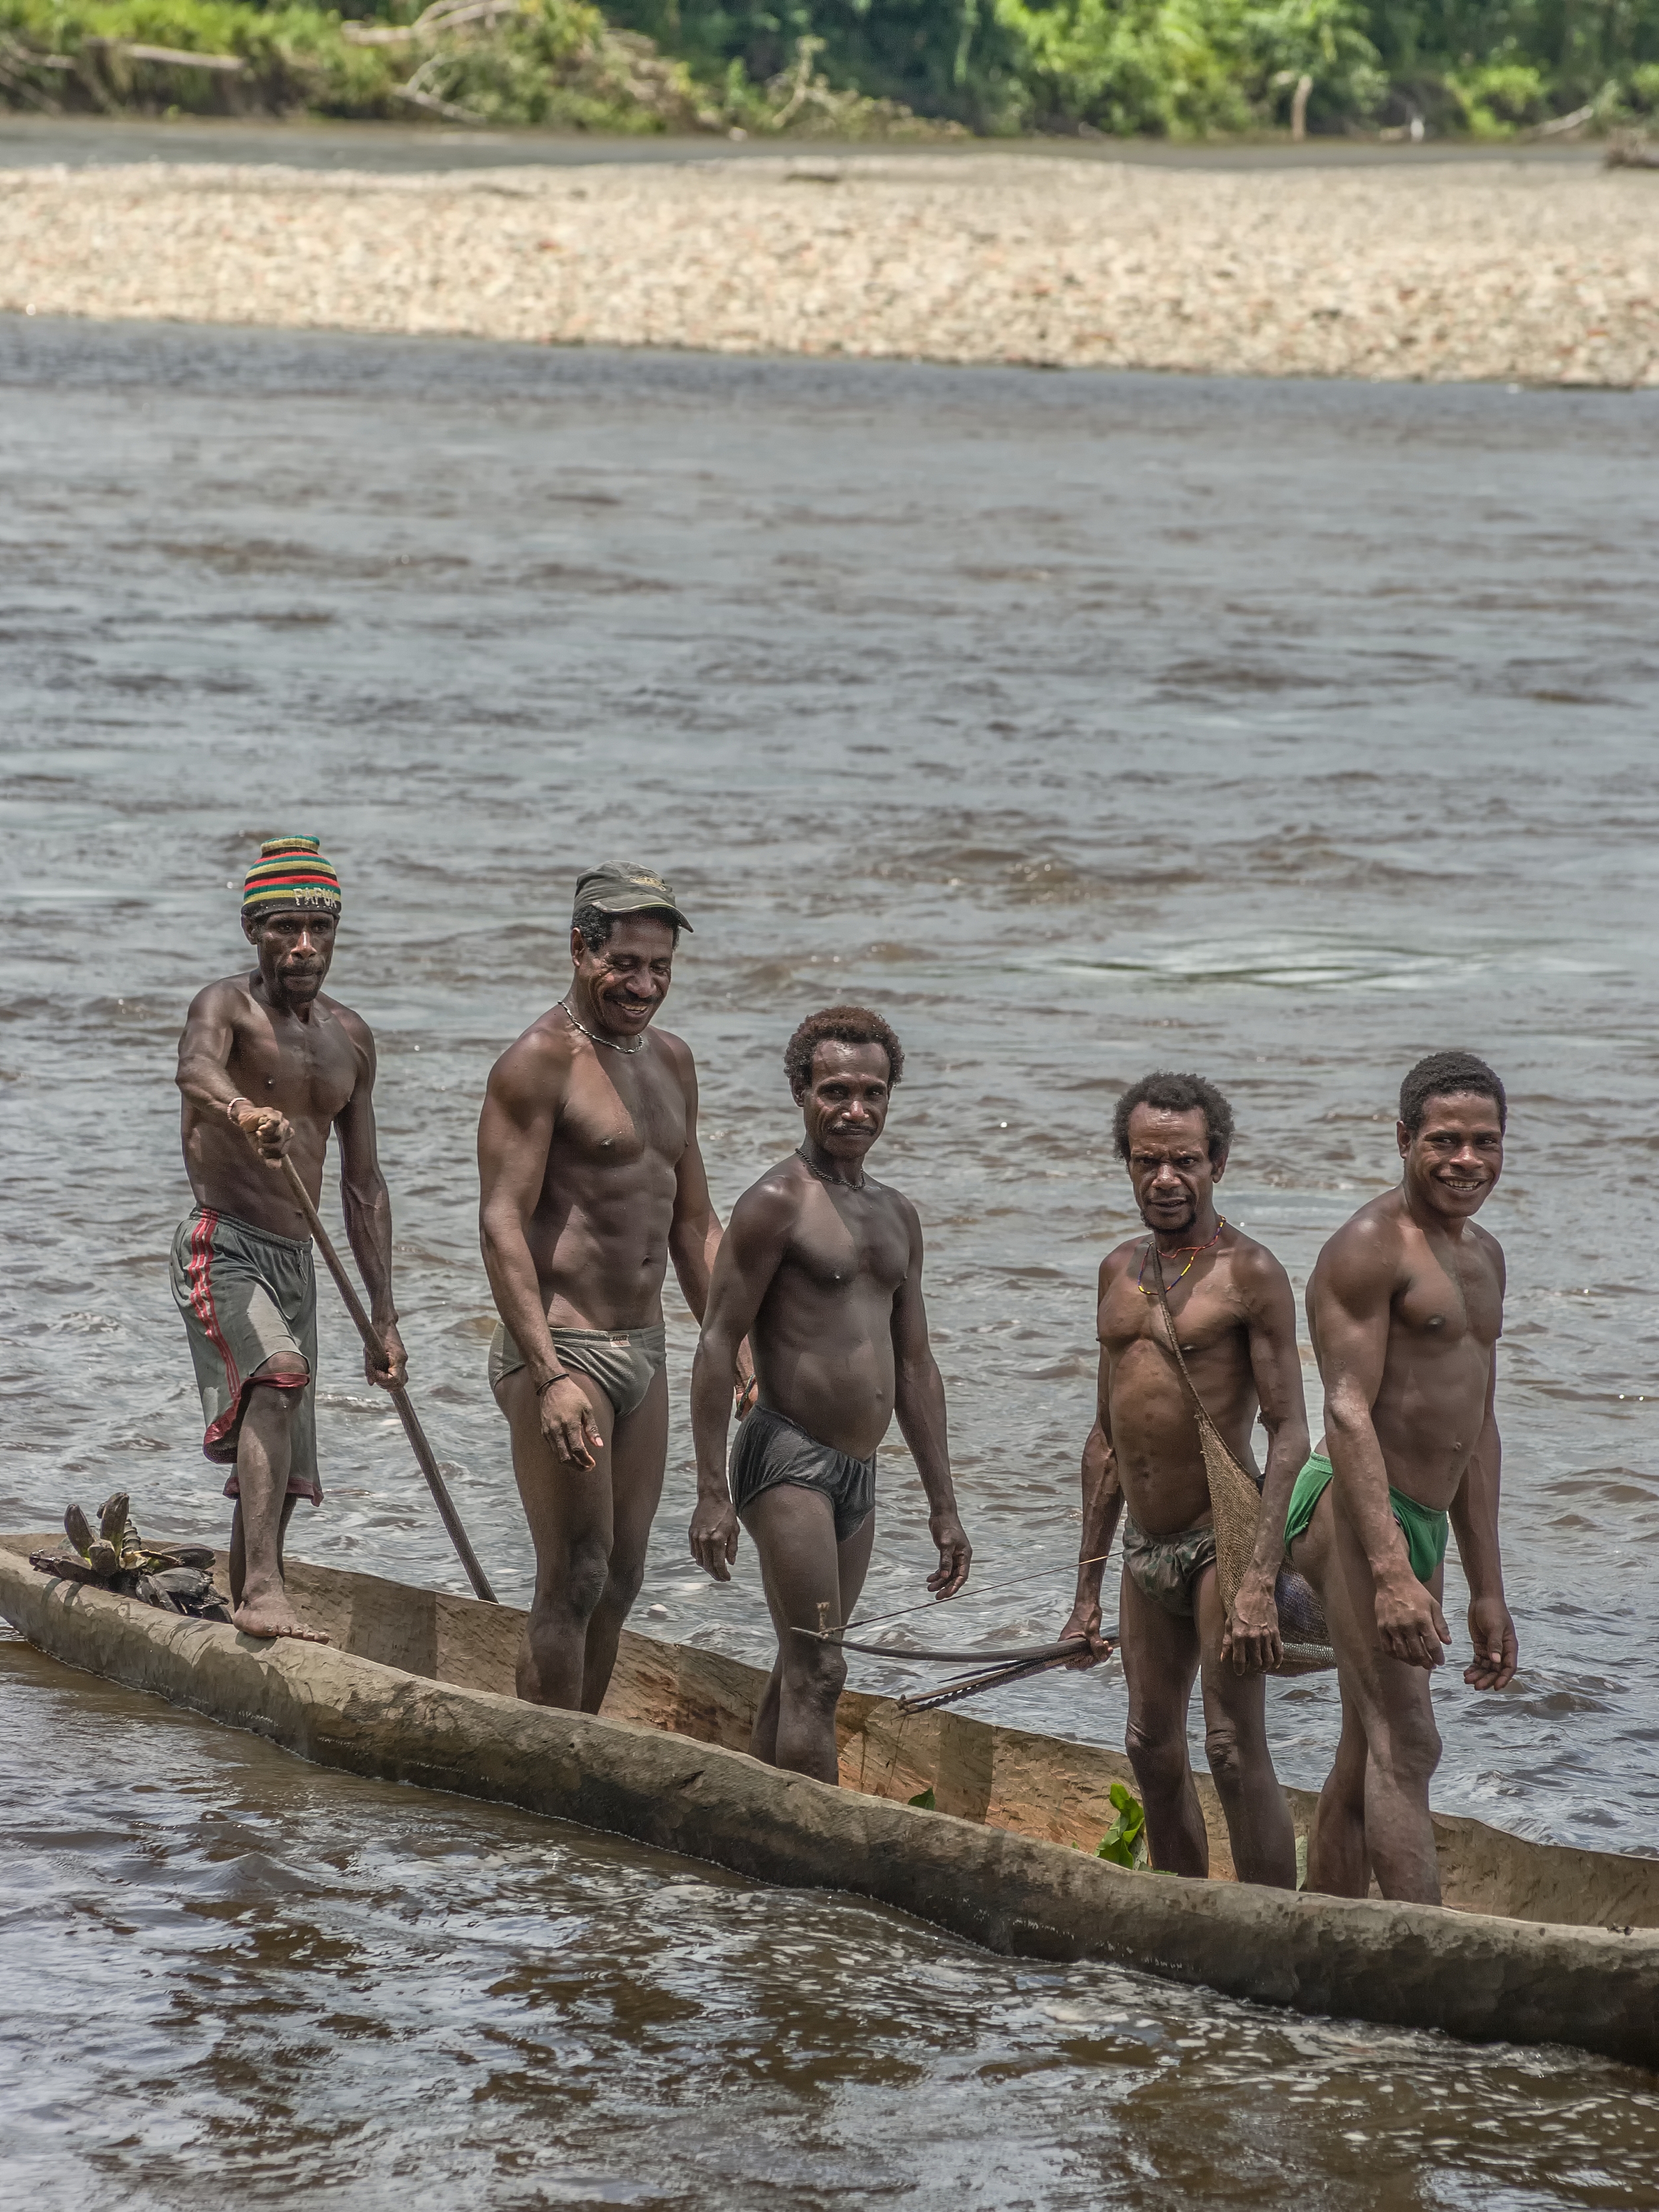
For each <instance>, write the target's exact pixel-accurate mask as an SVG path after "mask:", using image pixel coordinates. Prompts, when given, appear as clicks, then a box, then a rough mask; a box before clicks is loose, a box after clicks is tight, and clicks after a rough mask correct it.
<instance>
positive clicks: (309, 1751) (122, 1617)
mask: <svg viewBox="0 0 1659 2212" xmlns="http://www.w3.org/2000/svg"><path fill="white" fill-rule="evenodd" d="M41 1541H42V1540H41V1539H40V1538H39V1537H25V1538H15V1537H14V1538H4V1539H0V1613H3V1614H4V1615H5V1617H6V1618H7V1619H8V1620H10V1621H11V1622H12V1623H13V1624H14V1626H16V1627H17V1628H18V1629H20V1630H21V1632H22V1633H23V1634H24V1635H26V1636H27V1637H28V1638H29V1639H30V1641H31V1642H32V1643H33V1644H37V1645H38V1646H39V1647H40V1649H41V1650H45V1651H46V1652H48V1653H50V1654H51V1655H52V1656H54V1657H57V1658H60V1659H63V1660H65V1661H67V1662H69V1663H70V1664H71V1665H74V1666H78V1667H82V1668H88V1670H90V1671H91V1672H93V1673H95V1674H100V1675H103V1676H105V1677H106V1678H107V1679H109V1680H113V1681H117V1682H121V1683H124V1684H126V1685H127V1686H130V1687H132V1688H135V1689H141V1690H147V1691H150V1692H155V1694H158V1695H160V1696H161V1697H164V1698H166V1699H168V1700H169V1701H170V1702H171V1703H173V1704H175V1705H182V1706H185V1707H186V1708H188V1709H190V1710H192V1711H197V1712H201V1713H204V1714H207V1715H209V1716H210V1717H213V1718H215V1719H217V1720H221V1721H223V1722H226V1723H228V1724H230V1725H231V1726H234V1727H239V1728H244V1729H251V1730H252V1731H254V1732H255V1733H257V1734H258V1735H264V1736H267V1737H269V1738H270V1739H271V1740H272V1741H275V1742H276V1743H279V1744H281V1745H283V1746H284V1747H286V1748H288V1749H289V1750H291V1751H294V1752H295V1753H298V1754H299V1755H300V1756H301V1757H303V1758H307V1759H313V1760H314V1761H316V1762H317V1763H319V1764H320V1765H328V1766H336V1767H340V1768H343V1769H345V1770H347V1771H351V1772H355V1773H360V1774H368V1775H373V1776H375V1777H378V1778H383V1779H388V1780H398V1781H406V1782H410V1783H413V1784H419V1785H420V1786H422V1787H424V1788H429V1789H439V1790H453V1791H456V1792H458V1793H460V1794H462V1795H465V1796H474V1797H480V1798H485V1799H490V1800H495V1801H497V1802H505V1803H510V1804H513V1805H518V1806H520V1807H523V1808H525V1809H526V1810H528V1811H531V1812H535V1813H540V1814H548V1815H550V1816H553V1817H556V1818H560V1819H564V1820H572V1821H574V1822H576V1823H578V1824H580V1826H585V1827H589V1828H594V1829H599V1830H602V1831H605V1832H610V1833H612V1834H617V1835H622V1836H627V1837H630V1838H634V1839H635V1840H636V1841H638V1842H641V1843H644V1844H652V1845H654V1846H656V1847H658V1848H659V1849H662V1850H670V1851H675V1852H678V1853H682V1854H684V1855H686V1856H688V1857H693V1858H699V1859H702V1860H706V1861H709V1862H712V1863H714V1864H717V1865H720V1866H723V1867H726V1868H729V1869H732V1871H733V1872H735V1873H737V1874H739V1875H744V1876H745V1877H748V1878H750V1879H754V1880H758V1881H769V1882H778V1883H785V1884H789V1885H792V1886H798V1887H811V1888H823V1889H834V1890H841V1891H846V1892H849V1893H852V1894H854V1895H857V1896H860V1897H865V1898H868V1899H872V1900H874V1901H876V1902H878V1903H881V1904H884V1905H890V1906H893V1907H895V1908H896V1909H897V1910H899V1911H904V1912H908V1913H910V1914H912V1915H914V1916H915V1917H917V1918H919V1919H922V1920H925V1921H928V1922H931V1923H933V1924H934V1925H936V1926H938V1927H940V1928H944V1929H949V1930H950V1931H951V1932H952V1933H953V1934H955V1935H957V1936H962V1937H964V1938H966V1939H967V1940H969V1942H975V1943H979V1944H981V1945H983V1946H985V1947H986V1948H988V1949H991V1950H994V1951H1000V1952H1010V1953H1014V1954H1021V1955H1027V1956H1034V1957H1041V1958H1048V1959H1078V1958H1091V1959H1102V1960H1112V1961H1115V1962H1116V1963H1118V1964H1121V1965H1123V1966H1131V1967H1137V1968H1139V1969H1141V1970H1143V1971H1146V1972H1152V1973H1154V1974H1158V1975H1162V1976H1164V1977H1165V1978H1169V1979H1172V1980H1176V1981H1182V1982H1188V1983H1201V1984H1206V1985H1208V1986H1209V1987H1211V1988H1213V1989H1217V1990H1222V1991H1224V1992H1225V1993H1226V1994H1227V1995H1230V1996H1238V1997H1248V1998H1254V1999H1255V2000H1257V2001H1259V2002H1264V2003H1271V2004H1279V2005H1286V2006H1290V2007H1292V2008H1295V2009H1297V2010H1298V2011H1303V2012H1310V2013H1323V2014H1338V2015H1347V2016H1350V2017H1352V2018H1357V2019H1364V2020H1373V2021H1385V2022H1389V2023H1393V2024H1395V2025H1399V2026H1404V2027H1439V2028H1443V2029H1445V2030H1447V2031H1449V2033H1453V2034H1456V2035H1462V2036H1465V2037H1469V2038H1472V2039H1476V2040H1494V2039H1504V2040H1510V2041H1518V2042H1558V2041H1559V2042H1565V2043H1571V2044H1577V2045H1580V2046H1581V2047H1583V2048H1584V2049H1587V2050H1592V2051H1601V2052H1603V2053H1605V2054H1606V2055H1607V2056H1608V2057H1614V2058H1620V2059H1624V2060H1626V2061H1629V2062H1631V2063H1636V2064H1639V2065H1644V2066H1647V2067H1650V2068H1659V1936H1656V1935H1655V1934H1653V1933H1651V1932H1649V1931H1647V1930H1644V1929H1637V1930H1634V1931H1633V1932H1620V1931H1618V1930H1614V1929H1607V1928H1591V1927H1582V1926H1580V1927H1568V1926H1562V1925H1559V1924H1553V1923H1549V1924H1546V1923H1539V1922H1537V1921H1521V1920H1513V1919H1504V1918H1498V1917H1494V1916H1492V1915H1490V1914H1486V1913H1474V1912H1468V1911H1447V1910H1443V1909H1440V1908H1436V1907H1430V1906H1418V1905H1387V1904H1383V1903H1381V1902H1379V1901H1371V1900H1367V1901H1364V1902H1361V1901H1357V1900H1348V1899H1336V1898H1323V1897H1312V1896H1308V1895H1305V1894H1304V1895H1303V1896H1301V1897H1292V1896H1288V1895H1286V1894H1285V1893H1280V1892H1277V1891H1270V1890H1263V1889H1257V1888H1254V1887H1249V1886H1245V1885H1240V1884H1236V1883H1225V1882H1207V1883H1206V1882H1187V1881H1173V1880H1170V1879H1166V1878H1161V1877H1158V1876H1156V1875H1143V1874H1130V1873H1127V1872H1126V1871H1125V1870H1123V1869H1121V1868H1117V1867H1113V1866H1109V1865H1106V1864H1103V1863H1102V1862H1100V1861H1099V1860H1097V1859H1096V1858H1094V1857H1091V1856H1086V1855H1085V1854H1084V1853H1083V1852H1080V1851H1079V1850H1073V1849H1071V1848H1068V1847H1066V1845H1065V1844H1061V1843H1057V1842H1054V1841H1051V1840H1048V1839H1046V1838H1042V1837H1037V1836H1032V1835H1029V1834H1024V1833H1020V1832H1017V1831H1016V1830H1015V1829H1014V1828H1013V1827H1012V1826H995V1825H991V1824H989V1823H988V1822H987V1821H985V1820H975V1819H968V1818H963V1817H960V1816H953V1815H951V1814H950V1813H948V1812H921V1811H917V1810H913V1809H912V1808H910V1807H909V1806H908V1805H906V1804H904V1803H902V1802H897V1801H896V1796H888V1795H882V1794H876V1795H871V1794H866V1793H864V1792H861V1791H859V1790H855V1789H842V1790H835V1789H830V1788H829V1787H827V1786H826V1785H825V1784H821V1783H817V1782H811V1781H809V1780H807V1779H806V1778H805V1777H804V1776H800V1775H791V1774H782V1773H780V1772H778V1771H776V1770H775V1769H774V1768H771V1767H768V1766H763V1765H761V1764H760V1763H759V1762H758V1761H757V1760H755V1759H750V1758H749V1757H748V1756H747V1754H746V1753H743V1752H742V1751H740V1750H736V1749H732V1748H727V1747H725V1746H724V1745H723V1744H721V1743H720V1742H719V1741H714V1740H711V1738H712V1736H713V1735H724V1734H726V1733H728V1732H729V1731H730V1729H732V1726H733V1725H734V1724H736V1723H735V1721H734V1716H736V1715H738V1707H739V1705H740V1703H741V1701H742V1700H743V1699H744V1698H746V1697H747V1696H749V1695H750V1690H749V1688H748V1687H747V1686H745V1685H744V1682H743V1681H742V1680H741V1677H742V1676H744V1675H747V1676H750V1677H754V1676H755V1674H756V1670H754V1669H752V1668H744V1669H740V1670H739V1672H738V1674H737V1675H729V1674H727V1670H728V1669H732V1668H736V1666H737V1662H733V1661H730V1660H725V1659H716V1658H715V1657H714V1655H712V1654H708V1653H702V1652H695V1653H690V1654H687V1653H686V1652H685V1650H684V1647H678V1648H677V1647H672V1646H650V1647H649V1648H648V1649H647V1650H644V1651H643V1652H642V1651H641V1650H640V1648H639V1647H640V1646H641V1644H647V1643H648V1639H644V1638H630V1639H629V1653H628V1661H627V1667H626V1669H625V1670H624V1672H625V1679H624V1680H622V1681H620V1682H619V1684H618V1695H617V1702H618V1705H627V1704H629V1703H630V1702H642V1703H645V1704H656V1705H662V1704H664V1703H665V1702H669V1701H671V1702H672V1704H673V1706H674V1710H675V1713H676V1715H677V1716H678V1717H680V1718H682V1719H683V1720H687V1721H691V1722H693V1723H696V1722H699V1721H700V1722H701V1723H702V1726H703V1727H704V1728H706V1729H708V1730H709V1731H710V1737H708V1738H704V1737H700V1736H699V1735H698V1734H697V1733H696V1731H695V1729H692V1730H682V1731H680V1732H674V1731H671V1730H670V1729H666V1728H665V1727H663V1726H661V1725H647V1724H641V1723H640V1722H638V1721H635V1720H628V1719H622V1718H615V1719H613V1718H611V1717H609V1714H608V1713H607V1716H606V1717H603V1718H599V1719H594V1718H591V1717H588V1716H586V1715H584V1714H579V1713H567V1712H559V1711H551V1710H550V1709H547V1708H544V1707H540V1706H535V1705H524V1704H521V1703H520V1702H519V1700H518V1699H515V1698H513V1697H512V1696H511V1695H510V1694H504V1693H503V1692H502V1691H501V1688H500V1687H499V1686H495V1685H498V1684H499V1682H500V1680H501V1670H502V1668H503V1665H504V1664H505V1665H507V1667H508V1668H509V1670H510V1660H511V1650H512V1647H513V1646H516V1642H517V1636H518V1633H519V1631H520V1627H521V1625H522V1616H521V1615H518V1616H515V1615H514V1614H513V1613H512V1612H511V1610H510V1609H509V1608H506V1607H488V1606H483V1605H479V1604H477V1603H476V1601H471V1600H468V1599H459V1598H448V1597H441V1596H438V1595H436V1594H434V1593H428V1592H423V1591H416V1590H410V1589H405V1588H404V1587H403V1586H402V1585H400V1584H397V1583H384V1582H380V1581H378V1580H377V1579H376V1578H375V1577H370V1576H363V1575H341V1574H335V1573H332V1572H331V1571H329V1570H327V1569H323V1568H317V1567H304V1566H301V1565H295V1568H294V1569H293V1571H292V1575H291V1580H292V1583H293V1584H294V1587H295V1593H296V1595H298V1596H300V1598H301V1601H302V1603H303V1605H304V1607H305V1609H306V1611H307V1614H308V1615H309V1616H310V1617H311V1618H312V1619H313V1620H315V1621H316V1623H317V1625H318V1626H322V1627H325V1628H327V1629H329V1631H330V1632H331V1634H333V1635H335V1636H337V1638H338V1639H339V1640H338V1642H337V1644H330V1645H327V1646H321V1645H314V1644H309V1645H307V1644H291V1643H290V1644H283V1643H275V1644H261V1643H256V1642H254V1641H253V1640H252V1638H246V1637H240V1636H238V1635H237V1634H236V1632H234V1630H233V1629H230V1628H228V1627H223V1626H216V1625H215V1624H212V1623H210V1622H206V1621H197V1620H185V1619H183V1618H181V1617H180V1616H179V1615H178V1614H175V1613H162V1612H159V1611H157V1610H156V1609H155V1608H154V1607H149V1606H144V1605H141V1604H139V1603H138V1602H137V1601H135V1600H132V1599H128V1598H120V1597H115V1596H112V1595H108V1594H106V1592H103V1591H101V1590H94V1589H86V1588H83V1587H80V1586H77V1585H76V1584H73V1583H65V1582H62V1581H59V1580H57V1579H53V1578H49V1577H46V1576H44V1575H41V1574H40V1573H38V1572H36V1571H34V1570H33V1568H31V1567H30V1566H29V1565H28V1562H27V1553H28V1552H29V1551H30V1550H33V1549H37V1548H39V1547H40V1543H41ZM366 1645H367V1646H372V1647H374V1650H375V1654H376V1656H368V1653H367V1652H366V1651H365V1650H364V1649H363V1647H364V1646H366ZM676 1649H678V1655H679V1656H678V1658H677V1660H676V1662H675V1664H674V1668H673V1679H672V1681H671V1682H670V1681H669V1680H668V1677H667V1674H665V1670H664V1668H663V1662H662V1661H661V1660H660V1659H659V1658H657V1657H656V1656H654V1654H655V1653H656V1652H659V1651H667V1650H676ZM510 1679H511V1677H510V1671H509V1673H508V1675H507V1680H509V1682H510ZM868 1702H869V1703H871V1704H872V1705H873V1704H876V1703H878V1702H879V1701H876V1700H871V1701H868ZM950 1717H951V1716H937V1717H935V1718H937V1719H940V1720H943V1719H945V1718H950ZM960 1724H961V1723H958V1725H960ZM911 1725H912V1727H913V1728H915V1727H916V1726H917V1724H916V1723H912V1724H911ZM975 1725H978V1724H975ZM987 1733H988V1734H990V1735H994V1736H996V1735H1003V1736H1017V1735H1018V1733H1019V1732H1018V1731H1014V1730H988V1731H987ZM869 1735H870V1729H869V1723H868V1717H867V1716H866V1717H865V1718H864V1719H863V1720H862V1722H860V1717H858V1716H857V1715H854V1717H853V1720H852V1725H851V1727H850V1729H849V1734H848V1743H847V1745H844V1747H843V1754H844V1757H845V1756H846V1753H847V1751H848V1748H849V1747H853V1746H854V1740H855V1739H857V1738H859V1737H860V1736H863V1737H866V1738H867V1737H868V1736H869ZM940 1741H941V1742H942V1743H944V1742H945V1741H946V1736H945V1731H944V1730H942V1729H941V1730H940ZM1046 1741H1048V1740H1046V1739H1043V1738H1040V1737H1026V1738H1024V1742H1025V1743H1026V1744H1027V1745H1028V1746H1041V1745H1042V1744H1044V1743H1045V1742H1046ZM1060 1748H1061V1749H1064V1750H1066V1751H1069V1752H1072V1753H1077V1752H1079V1750H1080V1749H1081V1748H1082V1747H1077V1746H1067V1747H1060ZM947 1749H948V1745H947ZM854 1755H855V1756H857V1757H860V1758H862V1759H865V1760H866V1762H867V1760H868V1759H869V1757H870V1756H871V1755H872V1754H871V1752H870V1750H869V1749H868V1748H865V1749H862V1750H857V1751H855V1754H854ZM877 1755H879V1753H878V1754H877ZM902 1757H903V1759H904V1760H905V1761H907V1762H908V1761H911V1760H913V1759H914V1760H915V1761H917V1762H919V1763H918V1764H915V1765H912V1766H911V1768H910V1774H912V1775H915V1776H917V1777H920V1776H921V1774H922V1771H923V1765H925V1762H926V1759H927V1752H926V1749H925V1747H924V1746H923V1744H922V1741H921V1738H920V1736H919V1735H918V1736H916V1737H915V1738H907V1740H906V1742H905V1747H904V1750H903V1753H902ZM1026 1757H1027V1759H1028V1760H1030V1761H1032V1762H1036V1764H1037V1765H1040V1763H1041V1754H1040V1753H1037V1752H1036V1751H1031V1752H1029V1753H1027V1754H1026ZM969 1764H970V1765H971V1764H972V1762H971V1761H970V1762H969ZM979 1765H980V1767H981V1768H983V1766H984V1765H985V1761H984V1759H981V1760H980V1761H979ZM997 1765H998V1760H997V1755H996V1750H995V1747H994V1746H993V1747H992V1749H991V1752H990V1754H989V1770H990V1776H991V1781H990V1785H989V1786H990V1788H991V1789H992V1790H993V1791H994V1790H995V1789H996V1788H997V1787H998V1786H999V1785H998V1784H997V1778H996V1777H997ZM954 1771H955V1769H954V1768H953V1767H952V1766H951V1760H950V1759H949V1758H948V1757H946V1758H945V1759H944V1760H943V1763H942V1764H941V1765H939V1767H938V1769H937V1771H936V1775H935V1780H934V1786H935V1788H936V1789H937V1788H938V1787H939V1784H940V1782H941V1781H942V1780H945V1777H946V1775H947V1774H949V1773H951V1772H954ZM1032 1771H1035V1768H1033V1770H1032ZM904 1778H905V1779H908V1778H910V1776H909V1775H906V1776H905V1777H904ZM888 1779H889V1781H890V1783H892V1784H896V1785H898V1784H900V1765H899V1762H898V1758H897V1756H895V1757H894V1759H892V1761H891V1764H890V1775H889V1777H888ZM900 1786H902V1785H900ZM916 1786H917V1788H921V1787H923V1786H925V1784H924V1782H923V1780H921V1779H918V1780H917V1783H916ZM945 1786H946V1788H947V1791H948V1790H949V1788H950V1787H951V1786H955V1785H952V1784H949V1783H948V1782H946V1783H945ZM961 1786H962V1787H963V1788H964V1789H968V1788H970V1787H971V1788H977V1787H978V1786H979V1785H978V1784H976V1783H974V1784H968V1783H965V1782H964V1783H963V1784H962V1785H961ZM1092 1787H1093V1784H1092V1782H1091V1781H1089V1780H1088V1778H1087V1777H1086V1776H1085V1778H1084V1780H1083V1781H1082V1782H1081V1783H1079V1784H1078V1786H1077V1788H1076V1789H1075V1790H1073V1794H1072V1796H1071V1797H1070V1798H1068V1799H1067V1801H1066V1802H1068V1803H1069V1804H1070V1805H1071V1807H1072V1808H1073V1812H1075V1811H1076V1809H1077V1808H1078V1806H1079V1805H1081V1804H1083V1803H1084V1802H1085V1801H1086V1797H1087V1793H1088V1791H1089V1790H1091V1789H1092ZM1028 1794H1029V1795H1030V1796H1033V1797H1034V1798H1039V1799H1041V1798H1042V1797H1043V1792H1042V1790H1036V1789H1033V1790H1030V1791H1029V1792H1028ZM1048 1794H1049V1796H1052V1795H1053V1793H1052V1792H1050V1793H1048ZM987 1802H988V1801H987ZM1045 1802H1046V1801H1045ZM1044 1817H1047V1816H1046V1814H1045V1815H1044ZM1091 1818H1092V1815H1091ZM1565 1856H1566V1857H1576V1856H1577V1855H1576V1854H1571V1853H1568V1854H1565ZM1621 1863H1622V1862H1621ZM1633 1864H1634V1865H1636V1866H1638V1867H1640V1866H1642V1865H1643V1864H1644V1862H1640V1861H1637V1862H1633Z"/></svg>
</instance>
